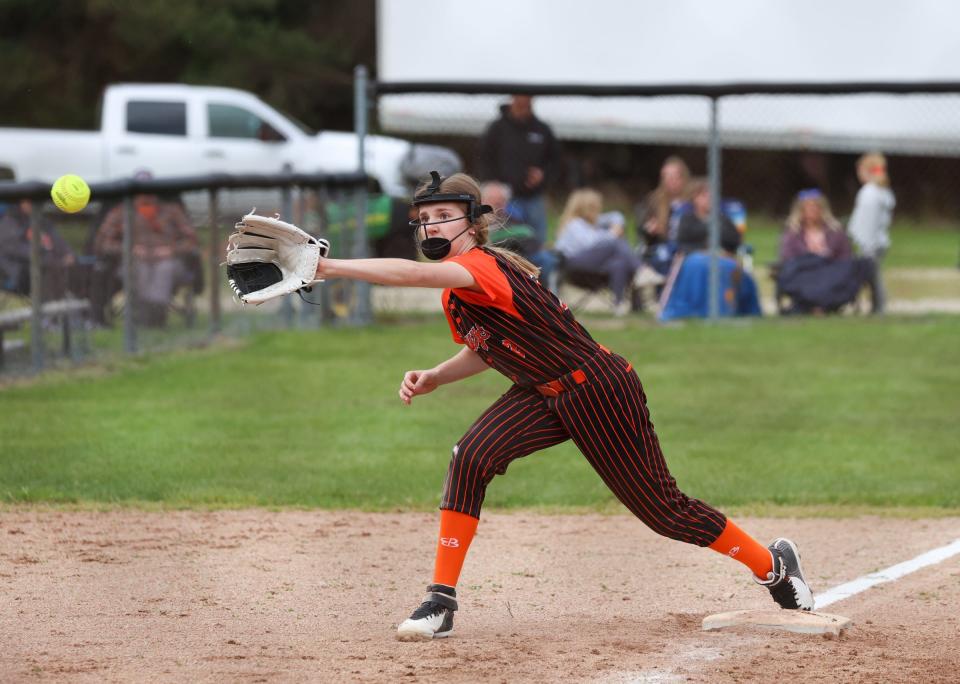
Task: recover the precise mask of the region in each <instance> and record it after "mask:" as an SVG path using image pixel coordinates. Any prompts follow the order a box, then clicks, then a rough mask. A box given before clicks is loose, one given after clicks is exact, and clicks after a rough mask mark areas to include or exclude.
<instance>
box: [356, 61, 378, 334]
mask: <svg viewBox="0 0 960 684" xmlns="http://www.w3.org/2000/svg"><path fill="white" fill-rule="evenodd" d="M353 94H354V100H353V122H354V132H355V133H356V136H357V170H358V171H359V172H360V174H361V175H363V176H366V174H367V160H366V137H367V111H368V107H369V103H368V102H367V67H365V66H363V65H362V64H360V65H358V66H357V67H356V68H355V69H354V70H353ZM354 197H355V198H356V201H357V231H356V233H355V234H354V241H353V254H352V256H353V258H355V259H362V258H364V257H366V256H368V253H367V189H366V186H364V187H362V188H358V189H357V190H356V191H355V192H354ZM354 287H355V288H356V289H355V290H354V292H355V293H356V302H355V305H354V310H353V312H352V317H353V322H354V323H356V324H358V325H364V324H367V323H370V321H371V320H372V318H373V316H372V315H371V311H370V283H368V282H366V281H364V280H357V281H354Z"/></svg>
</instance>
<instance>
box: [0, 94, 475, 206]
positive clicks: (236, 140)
mask: <svg viewBox="0 0 960 684" xmlns="http://www.w3.org/2000/svg"><path fill="white" fill-rule="evenodd" d="M365 156H366V169H367V173H368V174H369V175H370V176H372V177H373V178H375V179H376V180H377V181H378V183H379V184H380V189H381V190H382V191H383V192H384V193H386V194H388V195H392V196H395V197H402V196H408V195H409V193H410V191H411V189H412V186H411V183H412V182H413V180H414V179H415V178H417V177H422V176H424V175H427V174H428V172H429V171H430V170H431V169H432V168H438V169H440V170H441V172H442V173H450V172H451V171H456V170H459V166H460V159H459V157H458V156H457V155H456V153H454V152H453V151H451V150H449V149H447V148H443V147H437V146H432V145H414V144H412V143H410V142H407V141H404V140H399V139H397V138H388V137H383V136H376V135H372V136H368V137H367V138H366V141H365ZM421 167H422V168H421ZM142 169H146V170H149V171H151V172H152V173H153V175H154V176H155V177H157V178H162V177H171V176H197V175H203V174H206V173H215V172H226V173H267V174H268V173H280V172H283V171H299V172H308V173H310V172H320V173H337V172H345V171H355V170H356V169H357V136H356V135H355V134H353V133H346V132H336V131H324V132H320V133H316V132H314V131H311V130H310V129H308V128H307V127H306V126H304V125H303V124H301V123H299V122H297V121H296V120H294V119H293V118H291V117H289V116H286V115H284V114H281V113H280V112H278V111H277V110H276V109H274V108H272V107H270V106H269V105H268V104H266V103H265V102H263V101H262V100H260V99H259V98H258V97H256V96H255V95H252V94H250V93H247V92H244V91H241V90H234V89H232V88H216V87H207V86H192V85H183V84H119V85H112V86H109V87H108V88H107V89H106V91H105V93H104V96H103V102H102V103H101V125H100V130H99V131H90V132H85V131H65V130H43V129H30V128H0V179H7V180H15V181H27V180H41V181H52V180H53V179H55V178H57V177H58V176H60V175H62V174H64V173H75V174H77V175H79V176H82V177H83V178H85V179H86V180H87V181H88V182H96V181H102V180H116V179H120V178H129V177H131V176H133V175H134V174H135V173H136V172H137V171H139V170H142ZM203 195H205V193H201V194H200V196H199V197H197V198H194V199H196V200H199V201H201V202H202V201H203ZM197 208H199V207H197ZM248 208H249V207H248Z"/></svg>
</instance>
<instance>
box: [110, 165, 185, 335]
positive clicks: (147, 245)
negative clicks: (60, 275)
mask: <svg viewBox="0 0 960 684" xmlns="http://www.w3.org/2000/svg"><path fill="white" fill-rule="evenodd" d="M136 178H137V179H139V180H149V179H150V178H152V175H150V173H149V172H148V171H141V172H139V173H138V174H137V175H136ZM133 205H134V216H133V256H134V282H135V284H136V293H137V297H136V301H135V302H128V303H127V305H128V306H129V305H130V304H131V303H132V304H134V306H135V307H136V308H135V312H136V317H137V322H138V323H140V324H142V325H145V326H147V327H154V328H161V327H164V326H165V325H166V323H167V313H168V308H169V307H170V305H171V304H172V303H173V298H174V294H175V293H176V291H177V290H178V289H179V288H180V287H183V286H187V287H189V288H191V289H192V290H193V291H196V289H197V285H198V283H199V282H201V281H198V278H201V277H202V269H200V260H199V247H198V240H197V233H196V230H194V227H193V224H192V223H191V222H190V219H189V218H188V217H187V214H186V212H185V211H184V209H183V205H182V204H181V203H180V202H179V201H177V200H175V199H171V198H160V197H158V196H157V195H152V194H140V195H136V196H135V197H134V200H133ZM123 215H124V206H123V204H119V205H117V206H116V207H114V208H113V209H111V210H110V211H109V212H107V215H106V217H105V218H104V220H103V223H102V224H101V225H100V228H99V229H98V230H97V234H96V237H95V239H94V254H95V255H96V256H97V258H98V259H102V260H105V261H106V263H108V264H110V265H111V266H110V267H111V268H112V269H114V270H116V271H117V273H118V274H119V269H120V255H121V252H122V251H123ZM187 314H188V316H187V317H188V323H191V322H192V320H191V318H192V313H191V312H187Z"/></svg>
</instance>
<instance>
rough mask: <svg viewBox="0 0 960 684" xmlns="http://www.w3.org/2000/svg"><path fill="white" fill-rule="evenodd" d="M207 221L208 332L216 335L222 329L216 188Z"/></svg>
mask: <svg viewBox="0 0 960 684" xmlns="http://www.w3.org/2000/svg"><path fill="white" fill-rule="evenodd" d="M208 192H209V198H210V201H209V204H210V207H209V211H210V215H209V218H208V221H209V223H210V255H209V262H208V263H209V266H210V333H211V334H212V335H216V334H217V333H218V332H220V331H221V330H222V329H223V322H222V319H221V313H220V255H221V254H222V253H223V250H222V249H221V247H220V207H219V204H218V203H219V199H220V194H219V190H218V189H217V188H210V190H209V191H208Z"/></svg>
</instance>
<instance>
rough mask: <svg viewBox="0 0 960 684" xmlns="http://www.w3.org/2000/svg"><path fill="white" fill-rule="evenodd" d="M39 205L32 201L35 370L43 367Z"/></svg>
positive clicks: (31, 347)
mask: <svg viewBox="0 0 960 684" xmlns="http://www.w3.org/2000/svg"><path fill="white" fill-rule="evenodd" d="M38 209H39V207H37V205H36V203H35V202H33V201H31V202H30V356H31V359H32V362H33V370H34V372H40V371H41V370H42V369H43V356H44V353H43V310H42V309H43V267H42V264H41V250H40V244H41V242H40V239H41V237H42V236H41V235H40V233H41V230H42V229H41V226H40V221H39V213H38Z"/></svg>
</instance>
